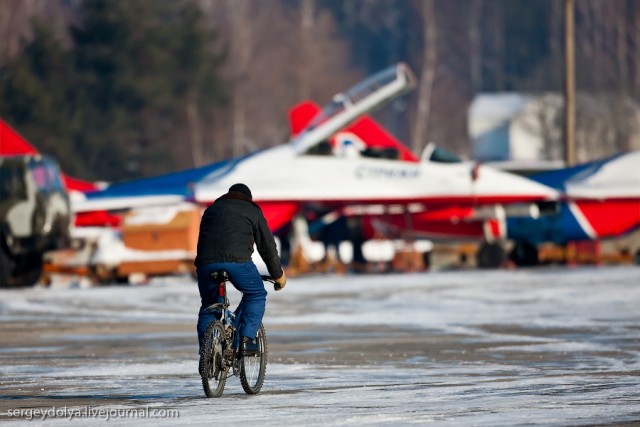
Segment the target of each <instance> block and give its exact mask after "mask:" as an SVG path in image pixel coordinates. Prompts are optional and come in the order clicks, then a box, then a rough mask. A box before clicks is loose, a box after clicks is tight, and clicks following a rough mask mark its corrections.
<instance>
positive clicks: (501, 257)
mask: <svg viewBox="0 0 640 427" xmlns="http://www.w3.org/2000/svg"><path fill="white" fill-rule="evenodd" d="M505 259H506V254H505V251H504V248H503V247H502V245H501V244H500V243H497V242H494V243H489V242H484V243H483V244H482V245H481V246H480V249H478V252H477V253H476V264H477V265H478V267H480V268H498V267H500V266H501V265H502V263H503V262H504V261H505Z"/></svg>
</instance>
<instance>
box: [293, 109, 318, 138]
mask: <svg viewBox="0 0 640 427" xmlns="http://www.w3.org/2000/svg"><path fill="white" fill-rule="evenodd" d="M318 112H320V107H319V106H318V105H316V104H314V103H313V102H312V101H302V102H301V103H299V104H296V105H294V106H293V108H291V109H290V110H289V128H290V130H291V136H297V135H298V134H299V133H300V132H301V131H302V130H303V129H304V128H305V127H306V126H307V124H309V122H310V121H311V119H312V118H313V117H314V116H315V115H316V114H318Z"/></svg>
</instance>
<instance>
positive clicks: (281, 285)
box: [273, 271, 287, 291]
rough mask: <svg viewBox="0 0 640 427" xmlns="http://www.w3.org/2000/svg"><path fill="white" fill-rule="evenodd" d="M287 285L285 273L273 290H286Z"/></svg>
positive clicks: (277, 280)
mask: <svg viewBox="0 0 640 427" xmlns="http://www.w3.org/2000/svg"><path fill="white" fill-rule="evenodd" d="M286 284H287V278H286V277H285V275H284V271H283V272H282V276H280V278H279V279H276V283H275V284H274V285H273V289H275V290H276V291H281V290H283V289H284V287H285V285H286Z"/></svg>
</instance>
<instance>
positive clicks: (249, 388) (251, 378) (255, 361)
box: [240, 324, 267, 394]
mask: <svg viewBox="0 0 640 427" xmlns="http://www.w3.org/2000/svg"><path fill="white" fill-rule="evenodd" d="M256 340H257V341H258V345H259V346H260V352H259V353H258V355H257V356H243V357H242V358H241V359H240V384H242V388H243V389H244V391H245V393H247V394H258V393H259V392H260V389H261V388H262V384H263V383H264V376H265V374H266V372H267V334H266V333H265V331H264V326H263V325H262V324H260V329H258V336H257V337H256Z"/></svg>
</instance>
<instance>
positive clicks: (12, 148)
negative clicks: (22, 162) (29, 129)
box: [0, 119, 38, 156]
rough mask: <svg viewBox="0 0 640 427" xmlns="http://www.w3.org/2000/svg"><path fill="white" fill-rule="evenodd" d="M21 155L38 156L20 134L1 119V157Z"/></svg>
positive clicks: (36, 151)
mask: <svg viewBox="0 0 640 427" xmlns="http://www.w3.org/2000/svg"><path fill="white" fill-rule="evenodd" d="M21 154H38V150H36V149H35V148H34V147H33V146H32V145H31V144H29V143H28V142H27V141H26V140H25V139H24V138H23V137H22V136H21V135H20V134H19V133H18V132H16V131H15V130H13V129H12V128H11V127H10V126H9V125H8V124H7V123H6V122H5V121H4V120H2V119H0V156H17V155H21Z"/></svg>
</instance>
